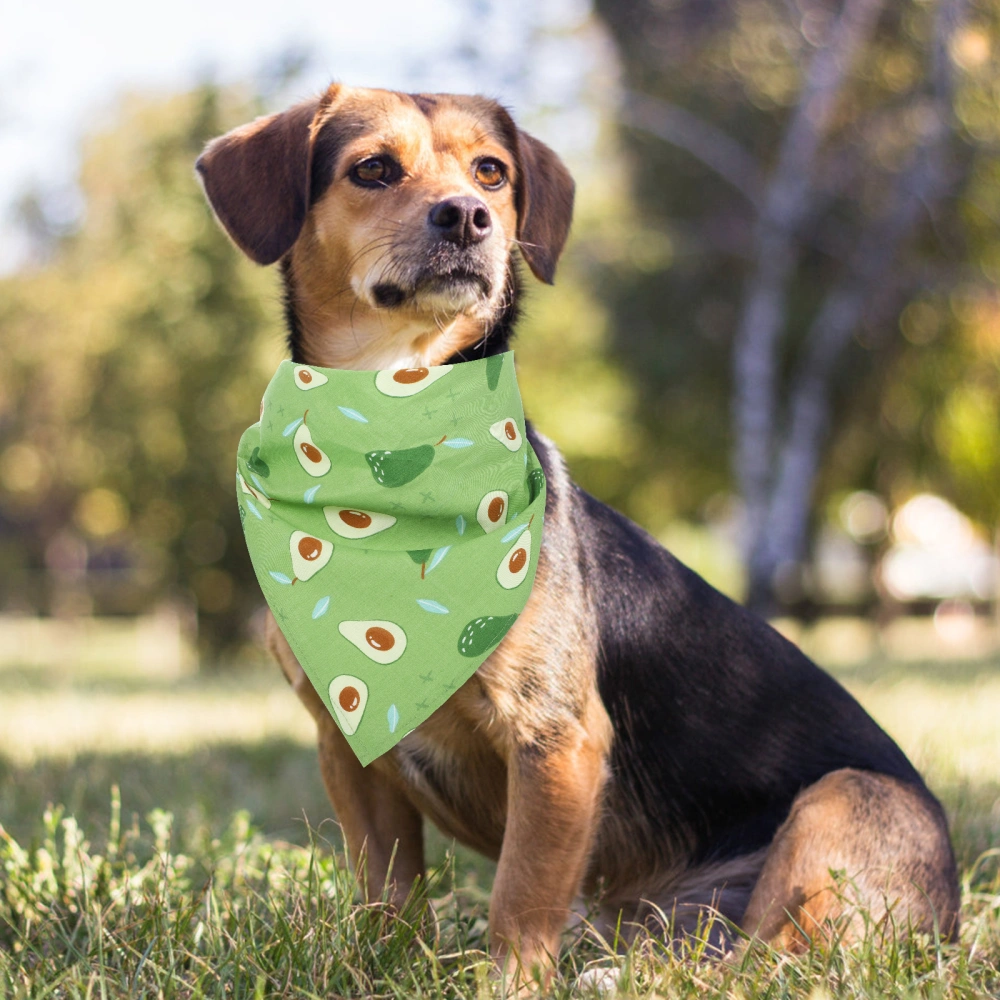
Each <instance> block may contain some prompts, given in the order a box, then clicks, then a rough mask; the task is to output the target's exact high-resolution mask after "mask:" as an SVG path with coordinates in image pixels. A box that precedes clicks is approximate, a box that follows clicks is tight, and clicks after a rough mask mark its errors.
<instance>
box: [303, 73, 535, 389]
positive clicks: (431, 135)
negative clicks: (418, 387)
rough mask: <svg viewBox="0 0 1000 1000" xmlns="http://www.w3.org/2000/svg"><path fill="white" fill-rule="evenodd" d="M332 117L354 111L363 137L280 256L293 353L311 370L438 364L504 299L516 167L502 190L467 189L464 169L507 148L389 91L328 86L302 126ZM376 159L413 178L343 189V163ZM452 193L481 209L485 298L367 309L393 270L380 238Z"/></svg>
mask: <svg viewBox="0 0 1000 1000" xmlns="http://www.w3.org/2000/svg"><path fill="white" fill-rule="evenodd" d="M334 115H349V116H350V115H354V116H358V117H360V116H363V117H364V120H365V121H366V123H367V124H368V126H369V129H370V130H369V132H367V133H366V134H365V135H364V136H361V137H359V138H357V139H355V140H353V141H352V142H350V143H348V144H347V145H346V146H345V147H344V149H343V151H342V153H341V155H340V158H339V164H338V171H337V173H336V175H335V177H334V181H333V183H332V184H331V185H330V188H329V189H328V190H327V192H326V193H325V194H324V195H323V197H322V198H321V199H320V200H319V202H318V203H317V204H316V205H315V206H314V207H313V210H312V211H311V212H310V213H309V216H308V217H307V219H306V223H305V226H304V227H303V231H302V235H301V236H300V237H299V240H298V241H297V242H296V244H295V246H294V247H293V248H292V251H291V254H290V258H289V266H290V268H291V272H292V276H293V281H294V286H295V289H296V309H297V312H298V315H299V317H300V320H301V322H302V328H303V345H304V352H305V354H306V355H307V356H308V357H309V359H310V361H311V362H312V363H313V364H317V365H323V366H325V367H330V368H348V369H361V370H365V369H376V368H396V367H400V368H402V367H409V366H416V365H434V364H440V363H441V362H442V361H444V360H445V359H446V358H448V357H450V356H451V355H452V354H454V353H455V352H456V351H459V350H461V349H462V348H463V347H467V346H469V345H470V344H473V343H475V342H476V341H477V340H478V339H479V338H480V337H482V335H483V333H484V331H485V329H486V327H487V326H488V324H489V321H490V319H491V318H492V317H493V315H494V314H495V312H496V306H497V302H498V301H499V299H500V297H501V296H502V295H503V292H504V274H505V270H506V266H507V258H508V256H509V254H510V251H511V247H512V245H513V242H514V240H515V238H516V233H517V216H516V211H515V208H514V202H513V195H512V191H513V184H514V183H516V169H514V167H513V165H512V167H511V183H508V184H505V185H504V186H503V187H502V188H500V189H499V190H497V191H488V190H483V189H482V188H480V187H478V186H476V185H475V184H474V183H473V180H472V177H471V175H470V172H469V164H470V163H471V162H472V161H473V160H474V159H475V158H477V157H483V156H493V157H498V158H501V159H503V160H504V161H505V162H507V163H510V161H511V157H510V153H509V151H508V150H506V149H505V148H504V147H503V146H502V145H501V143H500V142H499V141H498V138H497V137H496V136H494V135H492V134H491V133H490V132H489V131H487V130H486V128H485V127H484V125H483V123H482V121H481V120H479V119H478V118H476V117H475V116H473V115H472V114H470V113H469V112H467V111H465V110H463V109H460V108H457V107H448V106H443V107H442V108H441V110H440V111H438V113H436V114H435V115H434V116H433V117H432V118H428V117H427V116H425V115H424V114H423V113H422V112H421V111H420V110H419V109H418V108H417V107H416V106H415V105H414V104H413V102H412V101H410V100H408V99H405V98H404V96H403V95H399V94H394V93H392V92H389V91H371V90H346V89H345V88H340V89H339V90H338V93H337V96H336V97H335V98H334V99H333V100H332V101H330V103H329V104H328V106H327V108H326V110H325V112H324V113H323V114H322V115H321V116H320V117H319V118H318V119H317V123H316V124H315V125H314V130H316V129H318V128H319V127H320V126H321V125H322V123H323V121H325V120H328V119H329V118H331V117H332V116H334ZM385 152H390V153H392V154H394V155H395V156H396V158H397V159H398V160H399V162H400V163H402V164H403V165H404V167H405V168H406V169H407V171H408V172H409V173H412V174H413V176H414V178H415V179H413V180H410V179H409V178H408V179H406V180H404V181H403V183H401V184H399V185H397V186H396V187H394V188H392V189H391V190H387V191H384V192H379V197H378V198H373V197H372V192H370V191H366V190H363V189H359V188H357V187H356V186H354V185H352V184H351V183H350V181H349V180H348V179H347V178H346V176H345V168H346V167H349V166H350V165H351V164H353V163H355V162H357V161H359V160H361V159H363V158H365V157H366V156H371V155H375V154H378V153H385ZM416 178H418V179H416ZM455 195H475V196H477V197H479V198H482V199H483V200H484V201H485V202H486V204H487V205H488V206H489V209H490V214H491V216H492V220H493V226H494V230H495V232H494V236H493V237H491V241H490V242H491V256H492V261H493V265H492V270H493V274H492V278H493V287H492V292H491V295H490V296H489V297H488V298H486V299H482V300H475V301H473V300H468V301H465V300H462V301H458V302H450V301H448V299H447V297H446V296H445V297H440V296H439V297H438V299H435V298H433V297H430V298H428V297H424V298H422V299H418V300H417V301H416V302H414V303H413V304H412V306H408V307H404V308H399V309H394V310H392V311H391V312H387V311H386V310H385V309H380V308H378V307H377V305H376V304H375V302H374V300H373V299H372V297H371V289H372V287H373V286H374V285H375V284H377V283H378V281H379V280H380V279H381V278H382V277H383V276H384V275H386V274H387V273H392V271H393V269H394V268H398V267H399V263H398V261H396V260H394V258H393V256H392V254H391V253H390V248H389V246H388V243H389V240H390V239H391V238H392V237H393V236H394V235H396V234H398V233H399V231H400V230H405V229H407V228H410V229H412V228H415V227H417V226H418V225H420V224H422V222H423V219H424V217H425V216H426V215H427V212H428V210H429V209H430V207H431V206H432V205H434V204H435V203H436V202H438V201H440V200H442V199H443V198H445V197H452V196H455ZM456 306H457V307H459V309H458V310H456V308H455V307H456ZM428 314H431V316H432V317H433V322H431V323H430V324H429V323H428Z"/></svg>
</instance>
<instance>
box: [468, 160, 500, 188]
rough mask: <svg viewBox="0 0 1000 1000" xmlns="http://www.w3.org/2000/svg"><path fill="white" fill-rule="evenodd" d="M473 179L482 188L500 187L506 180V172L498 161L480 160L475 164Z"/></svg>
mask: <svg viewBox="0 0 1000 1000" xmlns="http://www.w3.org/2000/svg"><path fill="white" fill-rule="evenodd" d="M474 176H475V178H476V180H477V181H479V183H480V184H482V185H483V187H488V188H496V187H500V185H501V184H503V182H504V180H505V179H506V176H507V175H506V172H505V170H504V166H503V164H502V163H501V162H500V161H499V160H480V161H479V162H478V163H477V164H476V169H475V174H474Z"/></svg>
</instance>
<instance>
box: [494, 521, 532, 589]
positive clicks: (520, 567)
mask: <svg viewBox="0 0 1000 1000" xmlns="http://www.w3.org/2000/svg"><path fill="white" fill-rule="evenodd" d="M529 523H530V522H529ZM530 563H531V532H530V531H523V532H521V534H520V535H518V537H517V541H516V542H514V544H513V545H512V546H511V548H510V550H509V551H508V552H507V554H506V555H505V556H504V557H503V559H502V560H501V561H500V566H499V567H498V568H497V583H499V584H500V586H501V587H503V588H504V590H513V589H514V588H515V587H520V586H521V584H522V583H524V579H525V577H526V576H527V575H528V566H529V565H530Z"/></svg>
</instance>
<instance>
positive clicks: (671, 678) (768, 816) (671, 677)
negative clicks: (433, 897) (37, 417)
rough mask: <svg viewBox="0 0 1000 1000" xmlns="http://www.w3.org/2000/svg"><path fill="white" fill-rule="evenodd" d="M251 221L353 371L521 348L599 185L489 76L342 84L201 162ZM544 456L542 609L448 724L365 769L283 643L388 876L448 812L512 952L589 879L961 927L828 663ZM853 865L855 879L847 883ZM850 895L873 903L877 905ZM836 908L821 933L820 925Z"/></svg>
mask: <svg viewBox="0 0 1000 1000" xmlns="http://www.w3.org/2000/svg"><path fill="white" fill-rule="evenodd" d="M197 169H198V171H199V173H200V175H201V178H202V182H203V184H204V188H205V191H206V193H207V196H208V199H209V201H210V202H211V204H212V207H213V208H214V210H215V212H216V215H217V216H218V218H219V220H220V221H221V223H222V225H223V226H224V227H225V229H226V230H227V232H228V233H229V234H230V236H231V237H232V239H233V240H234V241H235V242H236V244H237V245H238V246H239V247H240V249H241V250H243V251H244V252H245V253H246V254H247V255H248V256H249V257H251V258H252V259H253V260H255V261H257V262H258V263H260V264H271V263H274V262H276V261H280V263H281V270H282V275H283V278H284V284H285V294H286V304H287V320H288V328H289V343H290V346H291V354H292V359H293V360H294V361H296V362H300V363H305V364H316V365H322V366H328V367H340V368H349V369H396V368H408V367H416V366H427V365H436V364H442V363H457V362H461V361H464V360H469V359H472V358H481V357H484V356H486V355H491V354H495V353H499V352H502V351H506V350H508V349H509V342H510V338H511V335H512V328H513V325H514V322H515V320H516V317H517V299H518V286H519V276H518V263H517V260H516V257H517V253H519V254H520V256H521V257H522V258H523V259H524V260H525V261H526V263H527V265H528V267H529V268H530V269H531V271H532V272H533V273H534V275H535V276H536V277H538V278H539V279H541V280H542V281H545V282H549V283H551V281H552V279H553V275H554V272H555V267H556V261H557V259H558V257H559V255H560V252H561V250H562V248H563V244H564V242H565V240H566V236H567V233H568V231H569V226H570V219H571V214H572V205H573V181H572V179H571V178H570V176H569V174H568V173H567V171H566V168H565V167H564V166H563V164H562V163H561V162H560V160H559V158H558V157H557V156H556V155H555V153H553V152H552V150H550V149H549V148H548V147H546V146H545V145H543V144H542V143H540V142H539V141H538V140H537V139H534V138H532V137H531V136H529V135H527V134H526V133H524V132H522V131H521V130H520V129H518V128H517V127H516V126H515V124H514V123H513V121H512V120H511V118H510V116H509V115H508V113H507V112H506V111H505V110H504V109H503V108H502V107H501V106H500V105H498V104H496V103H495V102H493V101H491V100H487V99H485V98H482V97H465V96H456V95H449V94H404V93H396V92H392V91H383V90H362V89H352V88H349V87H344V86H340V85H337V84H334V85H333V86H331V87H330V88H329V89H328V90H327V91H326V92H325V93H324V94H322V96H320V97H318V98H317V99H315V100H310V101H306V102H304V103H302V104H299V105H296V106H295V107H292V108H291V109H289V110H288V111H285V112H284V113H282V114H277V115H272V116H270V117H267V118H262V119H258V120H257V121H255V122H252V123H251V124H249V125H246V126H243V127H242V128H238V129H236V130H234V131H232V132H230V133H228V134H227V135H224V136H222V137H220V138H218V139H216V140H214V141H213V142H211V143H210V144H209V145H208V147H207V148H206V150H205V152H204V153H203V154H202V156H201V157H200V159H199V160H198V163H197ZM528 437H529V439H530V441H531V444H532V446H533V447H534V449H535V451H536V452H537V453H538V456H539V459H540V460H541V463H542V465H543V467H544V469H545V472H546V475H547V478H548V495H547V503H546V512H545V517H546V520H545V531H544V538H543V541H542V546H541V554H540V557H539V565H538V573H537V578H536V582H535V585H534V589H533V591H532V593H531V597H530V599H529V601H528V604H527V606H526V608H525V610H524V611H523V613H522V614H521V616H520V618H519V619H518V621H517V622H516V624H515V625H514V627H513V628H512V629H511V631H510V632H509V633H508V635H507V636H506V638H505V639H504V640H503V641H502V643H501V644H500V645H499V646H498V648H497V649H496V650H495V652H494V653H493V654H492V655H491V656H490V657H489V658H488V659H487V660H486V661H485V662H484V663H483V664H482V666H481V667H480V668H479V670H478V671H477V672H476V673H475V674H474V675H473V676H472V677H471V678H470V679H469V681H468V682H466V683H465V684H464V685H463V686H462V687H461V688H460V689H459V690H458V691H456V692H455V694H454V695H453V696H452V697H451V698H449V699H448V701H447V702H445V704H444V705H442V706H441V707H440V708H439V709H438V710H437V711H436V712H435V713H434V714H433V715H432V716H431V717H430V718H429V719H428V720H427V721H426V722H424V723H423V724H422V725H420V726H418V727H417V728H416V729H415V730H414V731H412V732H411V733H409V734H407V735H406V736H405V737H404V738H403V739H402V740H401V741H400V742H399V743H398V744H397V745H396V746H395V747H394V748H393V749H392V750H391V751H389V752H388V753H386V754H385V755H383V756H382V757H379V758H378V759H377V760H375V761H374V762H373V763H372V764H370V765H369V766H368V767H366V768H362V767H361V765H360V764H359V762H358V760H357V758H356V757H355V756H354V753H353V752H352V751H351V750H350V748H349V747H348V745H347V742H346V740H345V739H344V737H343V735H342V734H341V732H340V730H339V729H338V728H337V725H336V723H335V722H334V720H333V719H332V717H331V716H330V714H329V713H328V712H327V710H326V709H325V708H324V706H323V704H322V702H321V701H320V699H319V697H318V696H317V695H316V693H315V691H314V690H313V688H312V687H311V685H310V683H309V681H308V679H307V678H306V676H305V674H304V673H303V671H302V669H301V668H300V667H299V665H298V663H297V662H296V660H295V658H294V656H293V654H292V652H291V650H290V649H289V647H288V644H287V643H286V642H285V639H284V637H283V636H282V634H281V633H280V632H279V630H278V629H277V627H276V626H275V625H274V622H273V620H272V621H271V622H270V626H269V629H270V646H271V649H272V650H273V652H274V654H275V656H276V657H277V659H278V661H279V663H280V664H281V667H282V669H283V670H284V672H285V674H286V676H287V677H288V679H289V681H290V682H291V684H292V686H293V687H294V688H295V690H296V691H297V692H298V694H299V696H300V697H301V698H302V700H303V701H304V702H305V704H306V706H307V707H308V709H309V711H310V712H311V713H312V714H313V716H314V717H315V719H316V723H317V726H318V728H319V757H320V767H321V770H322V774H323V779H324V782H325V784H326V788H327V790H328V792H329V795H330V799H331V801H332V803H333V807H334V810H335V812H336V815H337V817H338V819H339V821H340V823H341V825H342V826H343V830H344V833H345V836H346V840H347V845H348V849H349V852H350V854H351V856H352V857H353V859H354V860H355V862H356V863H357V862H358V860H359V859H362V858H363V859H364V860H365V862H366V877H367V888H368V889H369V891H372V892H374V893H378V892H380V891H381V890H382V887H383V886H384V885H385V883H386V879H387V872H388V870H389V861H390V855H391V854H392V852H393V849H394V846H395V848H396V853H395V859H394V862H393V867H392V871H391V879H390V886H389V890H390V893H391V896H390V898H391V899H393V900H396V901H400V900H402V899H403V898H404V897H405V896H406V894H407V892H408V890H409V889H410V887H411V885H412V884H413V882H414V880H416V879H418V878H419V877H420V876H421V875H422V874H423V872H424V858H423V839H422V825H421V824H422V818H423V816H427V817H429V818H430V819H431V821H432V822H434V823H435V824H436V825H437V826H438V827H439V828H440V829H441V830H443V831H444V832H445V833H446V834H448V835H449V836H454V837H456V838H457V839H458V840H459V841H461V842H462V843H464V844H467V845H469V846H471V847H473V848H475V849H476V850H478V851H481V852H482V853H483V854H485V855H487V856H489V857H491V858H495V859H497V872H496V881H495V884H494V888H493V895H492V900H491V905H490V942H491V951H492V954H493V955H494V957H495V958H496V959H497V961H498V964H499V965H501V966H511V965H513V962H514V960H515V959H519V960H520V963H521V965H520V968H521V970H522V974H524V973H525V971H526V970H529V969H531V968H532V966H534V965H536V964H537V965H539V966H541V972H542V975H543V977H544V980H545V981H546V982H547V981H548V979H549V977H550V976H551V974H552V968H553V962H554V959H555V957H556V955H557V951H558V944H559V936H560V932H561V930H562V929H563V928H564V926H565V924H566V922H567V918H568V917H569V916H570V914H571V912H573V910H574V906H575V905H577V906H578V905H580V904H579V900H580V899H581V898H590V899H593V898H594V897H598V901H599V913H600V915H601V917H602V918H603V919H604V920H606V921H607V923H608V924H609V925H610V926H611V927H613V926H614V923H615V920H616V918H617V917H618V915H619V913H621V914H622V916H623V917H624V919H625V920H626V921H629V920H631V921H634V922H636V923H638V922H641V921H644V920H645V921H647V922H648V921H649V920H651V919H653V917H654V916H655V914H656V912H657V909H659V910H661V911H663V912H666V913H667V914H670V915H672V916H673V917H674V919H673V921H672V927H671V932H672V933H673V934H675V935H678V934H682V933H684V931H685V928H690V927H691V926H692V922H693V920H694V919H695V918H696V917H697V916H699V915H703V914H704V912H705V908H706V907H709V906H711V907H714V908H716V910H717V911H718V912H721V914H722V915H724V916H725V917H726V918H728V919H729V920H731V921H732V922H733V923H735V924H737V925H739V926H740V927H741V928H743V930H744V931H746V932H747V933H748V934H749V935H755V936H757V937H759V938H761V939H764V940H766V941H769V942H772V943H773V944H776V945H777V946H779V947H789V948H796V947H802V946H803V945H804V944H805V942H806V939H807V938H808V937H810V936H811V935H813V934H815V933H821V932H822V933H828V932H829V928H830V927H831V923H830V922H831V921H832V922H834V923H836V921H838V920H839V922H840V924H841V926H842V928H843V926H845V925H846V928H847V933H848V934H850V933H851V932H852V931H854V930H856V929H857V928H858V927H859V926H860V924H859V922H858V921H859V920H860V918H859V916H858V915H857V912H856V911H855V910H854V909H853V907H852V904H853V903H859V904H861V905H862V906H863V907H864V908H866V909H867V911H868V913H870V914H871V915H872V916H873V917H874V919H875V920H876V921H878V920H883V921H884V922H885V923H886V924H889V923H891V924H892V925H893V926H895V927H897V928H903V929H906V928H911V929H912V928H916V929H919V930H925V931H930V930H933V929H935V928H936V929H938V930H940V932H941V933H942V934H943V936H945V937H949V936H954V935H955V933H956V932H957V927H958V906H959V894H958V884H957V876H956V869H955V861H954V857H953V854H952V848H951V844H950V841H949V837H948V831H947V825H946V821H945V816H944V814H943V812H942V809H941V806H940V805H939V804H938V802H937V800H936V799H935V798H934V797H933V796H932V795H931V793H930V792H929V791H928V790H927V788H926V786H925V785H924V783H923V781H922V780H921V778H920V776H919V775H918V774H917V772H916V771H915V770H914V768H913V767H912V765H911V764H910V763H909V761H908V760H907V759H906V757H905V756H904V755H903V753H902V751H900V750H899V748H898V747H897V746H896V745H895V744H894V743H893V741H892V740H891V739H890V738H889V737H888V736H887V735H886V734H885V733H884V732H883V731H882V730H881V729H880V728H879V727H878V726H877V725H876V724H875V723H874V722H873V721H872V719H871V718H869V716H868V715H867V714H866V713H865V712H864V710H863V709H862V708H861V707H860V706H859V705H858V703H857V702H856V701H855V700H854V699H853V698H852V697H851V696H850V695H849V694H848V693H847V692H846V691H845V690H844V689H843V688H842V687H841V686H840V685H839V684H837V682H836V681H834V680H833V679H832V678H831V677H829V676H828V675H827V674H825V673H824V672H823V671H821V670H820V669H819V668H818V667H816V666H815V665H814V664H813V663H812V662H811V661H810V660H808V659H807V658H806V657H805V656H804V655H803V654H802V653H801V652H800V651H799V650H798V649H797V648H796V647H795V646H793V645H792V644H791V643H789V642H787V641H786V640H785V639H783V638H782V637H781V636H780V635H779V634H778V633H777V632H775V631H774V630H773V629H772V628H770V627H769V626H768V625H767V624H766V623H764V622H763V621H761V620H760V619H758V618H756V617H755V616H754V615H752V614H750V613H748V612H747V611H745V610H744V609H742V608H741V607H739V606H738V605H736V604H734V603H733V602H731V601H730V600H728V599H727V598H726V597H724V596H723V595H721V594H719V593H718V592H717V591H715V590H713V589H712V588H711V587H710V586H709V585H708V584H706V583H705V582H704V581H703V580H702V579H701V578H700V577H698V576H697V575H696V574H695V573H693V572H692V571H691V570H689V569H687V568H686V567H685V566H683V565H682V564H680V563H679V562H678V561H677V560H676V559H675V558H674V557H673V556H672V555H670V553H669V552H667V551H665V550H664V549H663V548H662V547H661V546H660V545H659V544H658V543H657V542H656V541H654V539H652V538H651V537H650V536H649V535H648V534H646V533H645V532H644V531H642V530H641V529H640V528H638V527H636V526H635V525H634V524H632V523H630V522H629V521H627V520H626V519H625V518H624V517H622V516H621V515H619V514H617V513H616V512H615V511H613V510H611V509H609V508H608V507H605V506H604V505H603V504H601V503H599V502H598V501H597V500H595V499H593V497H590V496H588V495H587V494H586V493H585V492H583V490H581V489H580V488H579V487H578V486H576V485H574V483H573V482H572V481H571V480H570V479H569V477H568V476H567V473H566V470H565V467H564V464H563V462H562V460H561V458H560V456H559V454H558V452H557V450H556V448H555V446H554V445H553V444H552V442H551V441H549V440H547V439H546V438H545V437H544V436H542V435H541V434H539V433H538V432H537V431H535V430H534V429H533V428H531V427H530V425H529V427H528ZM833 872H839V873H842V874H843V875H845V876H846V877H847V880H848V881H847V882H846V883H845V884H844V885H843V886H842V890H843V891H838V890H837V889H836V888H835V884H834V883H835V879H834V876H833V874H832V873H833ZM852 914H853V915H852ZM824 929H825V930H824Z"/></svg>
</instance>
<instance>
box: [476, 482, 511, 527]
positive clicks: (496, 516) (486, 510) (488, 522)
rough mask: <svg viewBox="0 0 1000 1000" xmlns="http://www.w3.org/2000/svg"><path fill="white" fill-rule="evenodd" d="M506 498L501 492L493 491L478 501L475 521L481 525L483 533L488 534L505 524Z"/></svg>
mask: <svg viewBox="0 0 1000 1000" xmlns="http://www.w3.org/2000/svg"><path fill="white" fill-rule="evenodd" d="M507 503H508V497H507V494H506V493H505V492H504V491H503V490H493V492H492V493H487V494H486V496H484V497H483V499H482V500H480V501H479V508H478V510H477V511H476V520H477V521H478V522H479V523H480V524H481V525H482V528H483V531H485V532H486V534H489V533H490V532H491V531H496V530H497V528H499V527H501V525H503V524H505V523H506V522H507Z"/></svg>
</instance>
